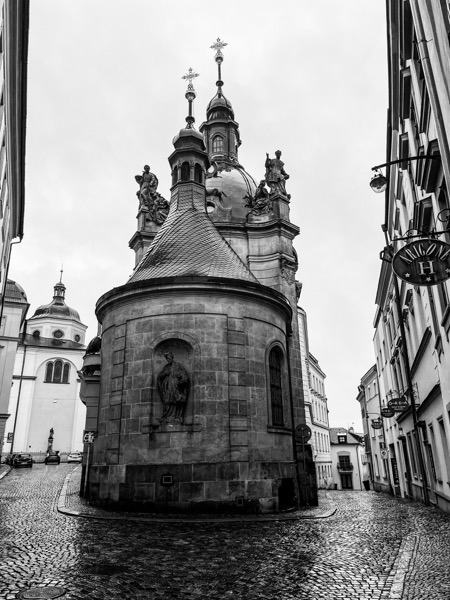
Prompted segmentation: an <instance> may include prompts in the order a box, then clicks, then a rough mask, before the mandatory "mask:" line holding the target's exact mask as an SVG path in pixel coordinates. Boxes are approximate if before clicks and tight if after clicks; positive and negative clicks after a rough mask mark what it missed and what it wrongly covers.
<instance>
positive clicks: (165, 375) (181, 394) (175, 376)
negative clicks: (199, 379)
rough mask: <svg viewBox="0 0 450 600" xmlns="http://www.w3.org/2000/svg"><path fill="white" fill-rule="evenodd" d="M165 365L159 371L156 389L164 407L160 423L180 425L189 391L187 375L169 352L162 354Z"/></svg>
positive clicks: (189, 385) (189, 384)
mask: <svg viewBox="0 0 450 600" xmlns="http://www.w3.org/2000/svg"><path fill="white" fill-rule="evenodd" d="M164 356H165V358H166V361H167V364H166V366H165V367H164V368H163V369H162V370H161V371H160V373H159V375H158V378H157V381H156V387H157V389H158V393H159V396H160V398H161V400H162V403H163V405H164V412H163V415H162V417H161V419H160V422H161V423H182V422H183V415H184V410H185V408H186V402H187V399H188V396H189V392H190V389H191V383H190V380H189V375H188V372H187V371H186V369H185V368H184V367H183V365H181V364H180V363H178V362H176V361H175V360H174V357H173V354H172V352H171V351H170V350H168V351H167V352H164Z"/></svg>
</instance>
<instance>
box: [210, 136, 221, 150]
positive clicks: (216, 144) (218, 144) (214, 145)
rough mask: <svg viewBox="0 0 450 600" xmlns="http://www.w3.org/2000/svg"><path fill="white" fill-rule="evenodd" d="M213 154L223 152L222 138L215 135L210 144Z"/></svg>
mask: <svg viewBox="0 0 450 600" xmlns="http://www.w3.org/2000/svg"><path fill="white" fill-rule="evenodd" d="M212 151H213V152H223V138H222V136H220V135H216V136H215V137H214V138H213V142H212Z"/></svg>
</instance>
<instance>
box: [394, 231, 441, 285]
mask: <svg viewBox="0 0 450 600" xmlns="http://www.w3.org/2000/svg"><path fill="white" fill-rule="evenodd" d="M392 268H393V269H394V273H395V274H396V275H397V277H399V278H400V279H402V280H403V281H406V282H407V283H411V284H412V285H426V286H430V285H437V284H438V283H442V282H443V281H446V280H447V279H449V278H450V244H447V243H446V242H443V241H441V240H435V239H432V238H424V239H420V240H415V241H414V242H410V243H409V244H406V246H403V248H400V250H399V251H398V252H396V254H395V255H394V258H393V259H392Z"/></svg>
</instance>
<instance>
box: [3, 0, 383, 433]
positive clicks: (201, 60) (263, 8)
mask: <svg viewBox="0 0 450 600" xmlns="http://www.w3.org/2000/svg"><path fill="white" fill-rule="evenodd" d="M218 37H220V38H221V39H222V40H224V41H225V42H227V44H228V45H227V47H226V48H224V51H223V53H224V57H225V60H224V64H223V68H222V78H223V80H224V82H225V85H224V88H223V91H224V94H225V95H226V97H227V98H228V99H229V100H230V101H231V102H232V105H233V108H234V111H235V117H236V120H237V121H238V122H239V124H240V132H241V138H242V141H243V143H242V146H241V147H240V150H239V159H240V162H241V163H242V164H243V165H244V167H245V168H246V170H247V171H248V172H249V173H250V174H251V175H252V176H253V177H254V178H255V179H256V180H257V181H259V180H260V179H261V178H262V177H263V175H264V171H265V169H264V161H265V155H266V152H269V154H270V155H271V156H273V155H274V153H275V150H277V149H280V150H281V151H282V153H283V157H282V158H283V160H284V162H285V169H286V171H287V172H288V173H289V174H290V179H289V181H288V183H287V191H288V192H289V193H290V194H291V221H293V222H294V223H296V224H297V225H299V226H300V229H301V232H300V235H299V236H298V238H297V239H296V242H295V247H296V249H297V252H298V255H299V263H300V265H299V271H298V273H297V278H298V279H299V280H300V281H301V282H302V283H303V291H302V295H301V298H300V304H301V306H302V307H303V308H304V309H305V310H306V312H307V315H308V324H309V339H310V351H311V352H312V354H313V355H314V356H315V357H316V358H317V359H318V360H319V363H320V366H321V368H322V369H323V370H324V372H325V373H326V374H327V379H326V381H325V389H326V393H327V397H328V405H329V410H330V422H331V425H332V426H344V427H347V426H351V425H352V424H353V423H354V426H355V428H356V429H357V430H361V429H362V426H361V417H360V411H359V405H358V403H357V402H356V395H357V386H358V384H359V382H360V379H361V377H362V375H364V373H365V372H366V371H367V370H368V369H369V368H370V367H371V366H372V365H373V364H374V362H375V358H374V352H373V346H372V337H373V332H374V330H373V317H374V314H375V304H374V299H375V293H376V288H377V280H378V274H379V269H380V260H379V252H380V250H381V248H382V247H383V235H382V232H381V228H380V225H381V223H382V222H383V217H384V200H383V196H382V195H378V196H377V195H375V194H374V193H373V192H372V191H371V190H370V188H369V185H368V183H369V180H370V177H371V174H372V173H371V170H370V169H371V167H372V166H373V165H375V164H380V163H383V162H385V153H386V150H385V147H386V145H385V140H386V111H387V67H386V25H385V7H384V2H382V1H381V0H343V1H341V2H337V1H336V0H315V1H313V2H312V1H311V0H283V1H282V2H278V3H275V2H273V0H272V1H267V0H228V2H226V3H219V2H212V1H211V0H189V1H187V0H166V1H156V0H76V1H74V0H38V1H34V2H31V14H30V43H29V67H28V68H29V72H28V73H29V79H28V117H27V156H26V209H25V236H24V239H23V241H22V243H21V244H19V245H16V246H13V254H12V262H11V268H10V273H9V276H10V278H11V279H14V280H16V281H17V282H18V283H19V284H20V285H21V286H22V287H23V288H24V289H25V292H26V293H27V296H28V301H29V302H30V304H31V307H30V311H29V314H28V316H32V314H33V313H34V311H35V309H36V308H37V307H38V306H39V305H41V304H46V303H48V302H50V301H51V299H52V294H53V286H54V284H55V283H56V282H57V281H58V280H59V271H60V268H61V265H62V264H63V265H64V275H63V281H64V283H65V285H66V286H67V292H66V301H67V303H68V304H69V305H70V306H72V307H73V308H75V309H76V310H78V312H79V313H80V316H81V320H82V321H83V323H85V324H86V325H88V326H89V329H88V334H87V335H88V339H91V338H92V337H94V335H95V334H96V318H95V314H94V307H95V303H96V301H97V299H98V298H99V297H100V296H101V295H102V294H103V293H104V292H106V291H108V290H110V289H111V288H113V287H116V286H119V285H122V284H124V283H126V281H127V279H128V277H129V275H131V273H132V269H133V266H134V252H133V251H132V250H130V248H129V247H128V241H129V240H130V238H131V237H132V235H133V234H134V232H135V231H136V214H137V207H138V203H137V198H136V191H137V187H138V186H137V184H136V182H135V179H134V176H135V175H136V174H140V173H141V172H142V167H143V165H144V164H149V165H150V166H151V169H152V172H154V173H155V174H156V175H157V176H158V179H159V188H158V191H159V192H160V193H161V194H162V195H163V196H165V197H166V198H169V197H170V192H169V188H170V169H169V164H168V161H167V157H168V156H169V155H170V154H171V152H172V150H173V146H172V139H173V137H174V135H176V134H177V133H178V131H179V129H180V128H181V127H183V126H184V123H185V120H184V119H185V117H186V114H187V102H186V100H185V98H184V93H185V90H186V83H185V81H183V80H182V79H181V77H182V76H183V75H184V74H185V73H186V72H187V71H188V69H189V67H192V68H193V69H194V70H195V71H196V72H198V73H200V77H198V78H197V79H196V80H195V88H196V91H197V99H196V101H195V107H194V113H195V116H196V126H197V127H198V126H199V125H200V124H201V123H202V121H203V120H204V119H205V109H206V105H207V104H208V102H209V100H210V99H211V98H212V97H213V96H214V94H215V92H216V86H215V82H216V79H217V72H216V63H215V62H214V59H213V57H214V51H213V50H211V49H210V46H211V45H212V44H213V43H214V41H215V40H216V38H218Z"/></svg>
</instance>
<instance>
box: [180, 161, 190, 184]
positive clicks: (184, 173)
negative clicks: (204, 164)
mask: <svg viewBox="0 0 450 600" xmlns="http://www.w3.org/2000/svg"><path fill="white" fill-rule="evenodd" d="M190 174H191V167H190V166H189V163H188V162H184V163H183V164H182V165H181V181H189V179H190Z"/></svg>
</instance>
